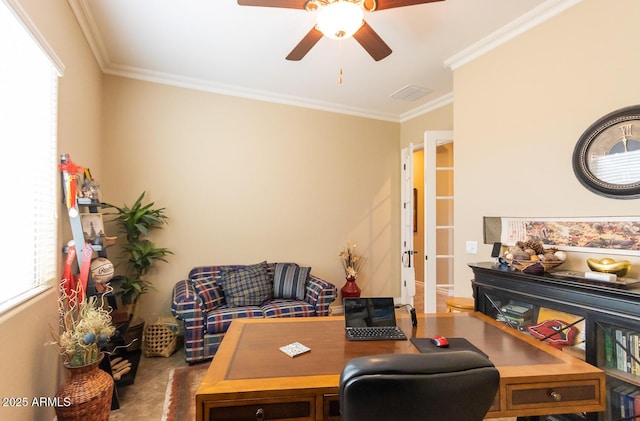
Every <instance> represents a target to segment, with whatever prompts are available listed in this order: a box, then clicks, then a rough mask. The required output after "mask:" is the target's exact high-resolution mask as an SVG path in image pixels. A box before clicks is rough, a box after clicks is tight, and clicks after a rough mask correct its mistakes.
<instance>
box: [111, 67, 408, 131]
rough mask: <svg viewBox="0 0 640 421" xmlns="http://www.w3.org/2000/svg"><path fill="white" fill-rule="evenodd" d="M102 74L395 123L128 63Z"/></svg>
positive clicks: (352, 110) (364, 113) (346, 109)
mask: <svg viewBox="0 0 640 421" xmlns="http://www.w3.org/2000/svg"><path fill="white" fill-rule="evenodd" d="M104 73H105V74H109V75H113V76H120V77H126V78H130V79H137V80H143V81H146V82H153V83H159V84H162V85H170V86H176V87H180V88H186V89H193V90H197V91H203V92H210V93H215V94H221V95H228V96H235V97H240V98H246V99H253V100H257V101H264V102H271V103H276V104H283V105H292V106H296V107H302V108H310V109H314V110H320V111H328V112H332V113H339V114H346V115H352V116H356V117H365V118H371V119H375V120H383V121H391V122H395V123H398V122H399V120H398V116H397V115H395V114H391V113H377V112H372V111H371V110H369V109H364V108H362V109H361V108H356V107H346V106H344V105H342V104H336V103H330V102H322V101H312V100H309V99H306V98H300V97H295V96H290V95H282V94H279V93H274V92H270V91H260V90H255V89H246V88H242V87H238V86H233V85H224V84H218V83H211V82H210V81H206V80H202V79H195V78H187V77H184V76H179V75H174V74H168V73H162V72H156V71H150V70H144V69H139V68H133V67H127V66H109V67H108V68H106V69H105V70H104Z"/></svg>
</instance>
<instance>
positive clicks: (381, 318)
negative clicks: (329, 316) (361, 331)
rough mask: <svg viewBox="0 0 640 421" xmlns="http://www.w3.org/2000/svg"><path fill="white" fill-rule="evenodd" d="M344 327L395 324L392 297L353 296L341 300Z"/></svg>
mask: <svg viewBox="0 0 640 421" xmlns="http://www.w3.org/2000/svg"><path fill="white" fill-rule="evenodd" d="M342 304H343V306H344V319H345V324H346V327H378V326H395V325H396V313H395V307H394V304H393V297H388V298H387V297H381V298H380V297H375V298H353V297H345V298H344V300H343V302H342Z"/></svg>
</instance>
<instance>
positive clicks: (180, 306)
mask: <svg viewBox="0 0 640 421" xmlns="http://www.w3.org/2000/svg"><path fill="white" fill-rule="evenodd" d="M263 263H264V265H265V267H266V272H267V276H269V277H270V280H271V282H272V284H271V285H270V286H271V287H275V288H276V289H277V288H278V287H280V289H282V287H283V285H284V287H285V289H286V288H287V287H289V286H291V283H290V282H289V281H290V278H287V282H284V279H285V278H284V276H283V277H282V279H283V282H282V283H280V284H279V285H278V283H277V282H274V276H275V275H277V274H279V273H281V271H280V272H276V265H278V266H279V267H280V268H281V267H282V266H281V265H294V266H296V267H297V265H295V264H291V263H287V264H276V263H267V262H263ZM250 267H251V265H224V266H199V267H194V268H193V269H191V271H190V272H189V276H188V278H187V279H185V280H182V281H179V282H178V283H176V285H175V286H174V288H173V298H172V302H171V311H172V313H173V315H174V316H175V317H176V318H177V319H178V320H181V321H182V322H183V323H184V349H185V360H186V361H187V363H189V364H193V363H195V362H199V361H203V360H206V359H210V358H212V357H213V356H214V354H215V353H216V351H217V350H218V347H219V346H220V343H221V341H222V338H223V337H224V335H225V332H226V331H227V329H228V328H229V325H230V324H231V322H232V321H233V319H236V318H241V317H256V318H265V317H309V316H328V315H329V305H330V304H331V303H332V302H333V301H334V300H335V299H336V296H337V289H336V287H335V285H333V284H331V283H329V282H327V281H324V280H322V279H320V278H318V277H316V276H314V275H312V274H311V273H308V272H302V273H303V275H302V276H304V281H303V282H302V283H299V285H298V286H297V287H296V288H298V290H297V296H293V295H292V296H290V297H289V296H286V294H284V295H285V297H286V298H281V297H282V295H283V294H282V291H281V290H280V293H278V292H277V291H276V292H275V293H273V292H272V293H271V294H270V297H271V298H270V299H268V300H266V301H264V302H261V303H260V304H258V305H242V303H241V305H237V303H233V305H229V303H228V302H227V301H231V294H230V292H231V290H232V289H233V287H234V286H237V285H238V283H236V284H234V285H231V284H229V283H226V284H225V279H228V277H227V278H223V275H225V274H228V273H233V271H236V272H237V271H239V270H244V269H246V268H250ZM305 269H308V270H309V271H310V268H305ZM278 270H280V269H278ZM296 273H297V272H296ZM223 285H226V286H227V288H228V292H227V295H228V297H225V292H224V289H223ZM294 287H295V285H294ZM235 292H237V291H235ZM294 294H295V292H294ZM300 298H302V299H300Z"/></svg>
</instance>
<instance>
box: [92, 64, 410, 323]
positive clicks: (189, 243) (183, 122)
mask: <svg viewBox="0 0 640 421" xmlns="http://www.w3.org/2000/svg"><path fill="white" fill-rule="evenodd" d="M104 92H105V101H104V104H103V106H104V119H105V120H104V128H105V129H104V138H105V143H104V150H103V153H102V156H103V158H104V161H103V173H102V174H101V175H100V177H99V178H101V179H102V180H103V193H104V200H106V201H108V202H111V203H114V204H116V205H121V204H123V203H127V204H131V203H132V202H133V201H134V200H135V199H136V198H137V197H138V195H139V194H140V192H142V191H143V190H144V191H147V195H148V197H149V199H150V200H153V201H155V202H156V204H157V205H159V206H162V207H166V213H167V215H168V216H169V218H170V220H169V225H167V226H165V227H164V228H163V229H162V230H161V231H158V233H157V235H154V237H153V240H154V241H156V243H157V245H159V246H165V247H169V248H171V249H172V250H173V251H174V252H175V256H170V258H169V261H170V263H169V264H162V265H161V266H159V267H158V270H157V271H155V272H154V273H152V274H151V276H150V277H149V280H151V281H152V282H153V283H154V285H155V287H156V288H157V290H156V291H153V292H151V293H149V294H146V295H145V296H144V297H143V299H142V300H141V303H140V310H141V315H142V316H144V317H145V318H146V319H147V320H149V321H153V318H154V317H156V316H158V315H162V313H165V312H169V309H170V299H171V289H172V288H173V285H174V284H175V283H176V281H178V280H180V279H183V278H184V277H186V276H187V274H188V272H189V270H190V269H191V268H192V267H194V266H197V265H210V264H248V263H255V262H258V261H262V260H267V261H293V262H297V263H299V264H301V265H307V266H311V267H312V273H314V274H316V275H318V276H320V277H323V278H325V279H327V280H329V281H330V282H333V283H334V284H336V285H337V286H338V287H341V286H342V285H343V284H344V274H343V272H342V266H341V263H340V260H339V259H338V253H339V252H340V251H341V249H342V248H343V247H344V246H345V245H346V242H347V239H351V240H352V241H354V242H356V244H357V248H358V250H360V252H362V253H363V254H364V255H365V256H366V257H367V259H368V260H367V264H366V267H365V269H364V271H363V273H362V275H361V276H360V277H359V278H358V283H359V285H360V286H361V288H362V289H363V294H367V295H380V294H384V295H386V294H392V295H399V290H400V286H399V281H398V276H397V274H398V273H399V270H400V269H399V253H398V251H397V250H398V247H399V243H400V240H399V225H400V224H399V205H398V203H399V188H400V179H399V161H400V158H399V150H398V139H399V131H400V126H399V124H397V123H390V122H381V121H376V120H370V119H365V118H359V117H351V116H344V115H339V114H334V113H329V112H322V111H314V110H308V109H302V108H297V107H291V106H286V105H277V104H270V103H266V102H260V101H254V100H247V99H242V98H235V97H228V96H223V95H216V94H211V93H204V92H198V91H194V90H189V89H183V88H176V87H171V86H166V85H159V84H154V83H147V82H142V81H136V80H131V79H125V78H120V77H105V82H104ZM107 230H108V228H107ZM107 233H108V234H109V232H108V231H107Z"/></svg>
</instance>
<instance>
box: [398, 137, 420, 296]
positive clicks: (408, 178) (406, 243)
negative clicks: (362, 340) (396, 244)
mask: <svg viewBox="0 0 640 421" xmlns="http://www.w3.org/2000/svg"><path fill="white" fill-rule="evenodd" d="M401 206H402V209H401V215H402V217H401V224H402V228H401V231H402V232H401V247H400V253H401V255H402V273H401V276H402V287H401V291H402V297H401V299H402V303H403V304H411V305H412V306H413V297H414V296H415V295H416V276H415V275H416V274H415V269H414V265H413V257H414V256H413V254H414V252H413V217H414V215H413V143H411V144H409V147H408V148H405V149H403V150H402V198H401Z"/></svg>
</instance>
